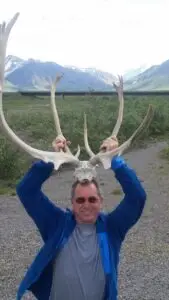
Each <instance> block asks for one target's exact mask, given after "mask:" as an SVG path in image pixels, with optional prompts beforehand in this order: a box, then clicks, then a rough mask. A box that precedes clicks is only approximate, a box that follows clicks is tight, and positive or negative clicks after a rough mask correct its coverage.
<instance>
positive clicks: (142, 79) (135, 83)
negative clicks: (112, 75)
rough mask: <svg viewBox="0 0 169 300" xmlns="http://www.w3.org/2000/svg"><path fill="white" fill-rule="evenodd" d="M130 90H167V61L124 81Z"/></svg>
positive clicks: (168, 78) (168, 72) (168, 66)
mask: <svg viewBox="0 0 169 300" xmlns="http://www.w3.org/2000/svg"><path fill="white" fill-rule="evenodd" d="M126 88H127V89H130V90H169V60H167V61H165V62H163V63H162V64H160V65H156V66H152V67H150V68H148V69H147V70H145V71H144V72H142V73H141V74H138V75H137V76H135V77H133V78H132V79H130V80H128V81H126Z"/></svg>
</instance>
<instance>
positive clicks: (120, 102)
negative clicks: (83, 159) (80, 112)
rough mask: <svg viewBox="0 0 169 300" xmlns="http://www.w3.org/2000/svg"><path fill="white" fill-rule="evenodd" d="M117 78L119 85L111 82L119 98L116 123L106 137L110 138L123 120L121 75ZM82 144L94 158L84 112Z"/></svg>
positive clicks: (117, 130) (115, 134)
mask: <svg viewBox="0 0 169 300" xmlns="http://www.w3.org/2000/svg"><path fill="white" fill-rule="evenodd" d="M118 78H119V85H117V84H116V83H115V82H114V83H113V85H114V87H115V89H116V91H117V94H118V100H119V112H118V118H117V121H116V124H115V126H114V128H113V131H112V134H111V135H110V136H109V137H108V138H107V139H111V138H113V137H115V138H116V137H117V135H118V132H119V130H120V127H121V124H122V120H123V110H124V98H123V77H122V76H118ZM84 144H85V149H86V151H87V153H88V154H89V156H90V158H94V156H95V154H94V153H93V151H92V150H91V148H90V146H89V142H88V130H87V120H86V114H84Z"/></svg>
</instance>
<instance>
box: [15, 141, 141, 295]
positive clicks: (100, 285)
mask: <svg viewBox="0 0 169 300" xmlns="http://www.w3.org/2000/svg"><path fill="white" fill-rule="evenodd" d="M66 144H67V143H66V142H65V143H64V142H63V141H57V140H56V141H55V142H54V143H53V146H54V148H55V150H56V151H59V149H63V150H64V149H65V146H66ZM117 146H118V141H117V139H108V140H106V141H104V142H103V144H102V145H101V149H102V150H104V151H107V150H111V149H114V148H116V147H117ZM111 169H112V171H114V173H115V177H116V179H117V180H118V182H119V183H120V184H121V186H122V189H123V192H124V195H125V196H124V198H123V200H122V201H121V203H120V204H119V205H118V206H117V207H116V208H115V209H114V210H113V211H111V212H109V213H102V212H101V209H102V203H103V201H104V200H103V199H102V195H101V193H100V190H99V186H98V183H97V181H96V180H93V181H92V182H88V181H84V182H82V183H79V182H75V183H74V184H73V186H72V195H71V201H72V210H67V211H63V210H62V209H60V208H59V207H57V206H55V205H54V204H53V203H52V202H51V201H50V200H49V199H48V198H47V197H46V195H44V193H43V192H42V191H41V187H42V184H43V183H44V182H45V181H46V180H47V179H48V178H49V176H50V175H51V174H52V171H53V164H52V163H45V162H43V161H38V162H36V163H35V164H34V165H33V166H32V167H31V168H30V170H29V171H28V172H27V174H26V175H25V176H24V178H23V179H22V181H21V182H20V183H19V184H18V186H17V194H18V196H19V198H20V200H21V202H22V204H23V205H24V207H25V209H26V211H27V213H28V214H29V215H30V217H31V218H32V219H33V220H34V222H35V224H36V225H37V227H38V229H39V231H40V234H41V236H42V238H43V241H44V246H43V247H42V249H41V250H40V252H39V254H38V255H37V257H36V258H35V260H34V262H33V264H32V265H31V267H30V268H29V270H28V272H27V274H26V276H25V278H24V279H23V281H22V283H21V285H20V287H19V290H18V296H17V299H18V300H20V299H21V298H22V296H23V294H24V293H25V291H26V290H30V291H32V292H33V294H34V295H35V297H36V298H37V299H40V300H48V299H49V300H69V299H71V300H117V294H118V292H117V273H118V270H117V269H118V263H119V252H120V248H121V245H122V242H123V241H124V238H125V236H126V234H127V232H128V230H129V229H130V228H131V227H132V226H133V225H135V224H136V222H137V221H138V219H139V218H140V216H141V214H142V211H143V208H144V205H145V201H146V194H145V191H144V189H143V187H142V186H141V183H140V181H139V180H138V178H137V176H136V174H135V172H134V171H133V170H132V169H130V168H129V167H128V166H127V164H126V162H125V160H124V159H123V158H122V157H120V156H117V157H114V158H113V159H112V163H111ZM56 192H57V191H56Z"/></svg>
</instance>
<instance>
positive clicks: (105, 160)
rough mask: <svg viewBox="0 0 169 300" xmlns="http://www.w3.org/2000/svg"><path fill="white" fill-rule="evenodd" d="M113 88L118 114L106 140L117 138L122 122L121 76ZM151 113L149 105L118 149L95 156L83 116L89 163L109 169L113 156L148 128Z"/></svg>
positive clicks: (120, 152)
mask: <svg viewBox="0 0 169 300" xmlns="http://www.w3.org/2000/svg"><path fill="white" fill-rule="evenodd" d="M114 87H115V89H116V91H117V94H118V99H119V113H118V118H117V121H116V124H115V126H114V129H113V131H112V134H111V135H110V136H109V137H108V138H107V139H110V138H113V137H115V138H116V137H117V135H118V132H119V130H120V127H121V124H122V120H123V110H124V97H123V78H122V76H119V85H116V84H115V83H114ZM153 113H154V110H153V107H152V106H151V105H150V106H149V108H148V111H147V114H146V116H145V118H144V119H143V121H142V123H141V124H140V126H139V127H138V128H137V129H136V130H135V132H134V133H133V134H132V135H131V137H130V138H129V139H128V140H127V141H126V142H124V143H123V144H122V145H120V146H119V147H117V148H116V149H114V150H112V151H106V152H103V151H102V150H101V151H100V152H98V153H97V154H96V155H95V154H94V153H93V152H92V150H91V148H90V146H89V144H88V136H87V124H86V116H85V124H84V141H85V148H86V151H87V152H88V154H89V156H90V160H89V163H90V164H91V165H96V164H98V163H99V162H101V163H102V164H103V166H104V168H105V169H108V168H110V166H111V160H112V158H113V156H115V155H121V154H122V153H123V152H124V151H125V150H126V149H127V148H128V147H129V146H130V144H131V142H132V141H133V139H134V138H135V137H136V136H138V135H139V133H140V132H141V131H142V130H143V129H145V127H148V126H149V124H150V122H151V120H152V117H153ZM107 139H106V140H107Z"/></svg>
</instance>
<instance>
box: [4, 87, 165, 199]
mask: <svg viewBox="0 0 169 300" xmlns="http://www.w3.org/2000/svg"><path fill="white" fill-rule="evenodd" d="M3 104H4V112H5V117H6V120H7V122H8V124H9V126H10V127H11V128H12V129H13V130H14V132H15V133H16V134H17V135H18V136H19V137H21V139H23V140H24V141H25V142H27V143H29V145H31V146H33V147H36V148H40V149H42V150H52V146H51V143H52V140H53V139H54V138H55V137H56V135H57V134H56V130H55V126H54V120H53V116H52V112H51V108H50V98H49V97H29V96H25V97H24V96H21V95H19V94H16V93H15V94H11V95H5V96H4V102H3ZM56 104H57V108H58V113H59V116H60V122H61V127H62V131H63V134H64V135H65V137H67V138H68V139H70V140H71V142H72V144H71V150H72V151H73V152H75V151H76V149H77V145H78V144H80V146H81V159H87V158H88V156H86V153H85V151H84V142H83V117H84V112H85V113H86V114H87V123H88V135H89V143H90V145H91V148H92V149H93V151H94V152H97V151H98V149H99V145H100V143H101V141H102V140H103V139H105V138H106V137H108V136H109V135H110V134H111V132H112V129H113V126H114V125H115V122H116V119H117V114H118V100H117V97H116V96H113V97H108V96H102V97H99V96H81V97H71V96H70V97H65V98H64V99H62V97H57V99H56ZM149 104H152V105H153V106H154V108H155V114H154V118H153V121H152V123H151V125H150V127H149V129H148V130H146V131H145V132H144V135H142V136H141V137H140V139H139V140H138V141H136V142H135V143H134V144H133V145H134V146H137V145H139V146H140V145H144V143H147V141H153V140H159V139H162V138H165V137H166V136H167V137H169V97H168V96H153V97H152V96H126V97H125V106H124V119H123V124H122V126H121V130H120V132H119V136H118V138H119V141H120V143H121V142H124V141H125V140H126V139H127V138H128V137H129V136H130V135H131V134H132V133H133V132H134V130H135V129H136V128H137V126H138V125H139V124H140V123H141V121H142V119H143V118H144V116H145V114H146V111H147V108H148V105H149ZM167 153H168V156H167V157H168V158H169V150H168V152H167ZM32 160H33V158H31V157H29V156H28V155H27V154H26V153H23V152H22V151H21V150H20V149H18V148H17V147H16V146H15V145H14V144H13V143H12V142H11V141H10V140H9V139H8V138H7V137H6V135H5V134H4V133H3V131H1V136H0V166H1V168H0V180H1V181H3V188H4V189H5V190H6V189H8V186H9V185H8V184H6V185H5V182H7V183H10V184H11V183H17V181H18V179H19V178H20V177H21V176H22V175H23V174H24V172H25V171H26V170H27V168H28V167H29V166H30V163H31V161H32ZM3 188H2V190H3ZM9 189H10V187H9ZM0 193H1V192H0Z"/></svg>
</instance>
